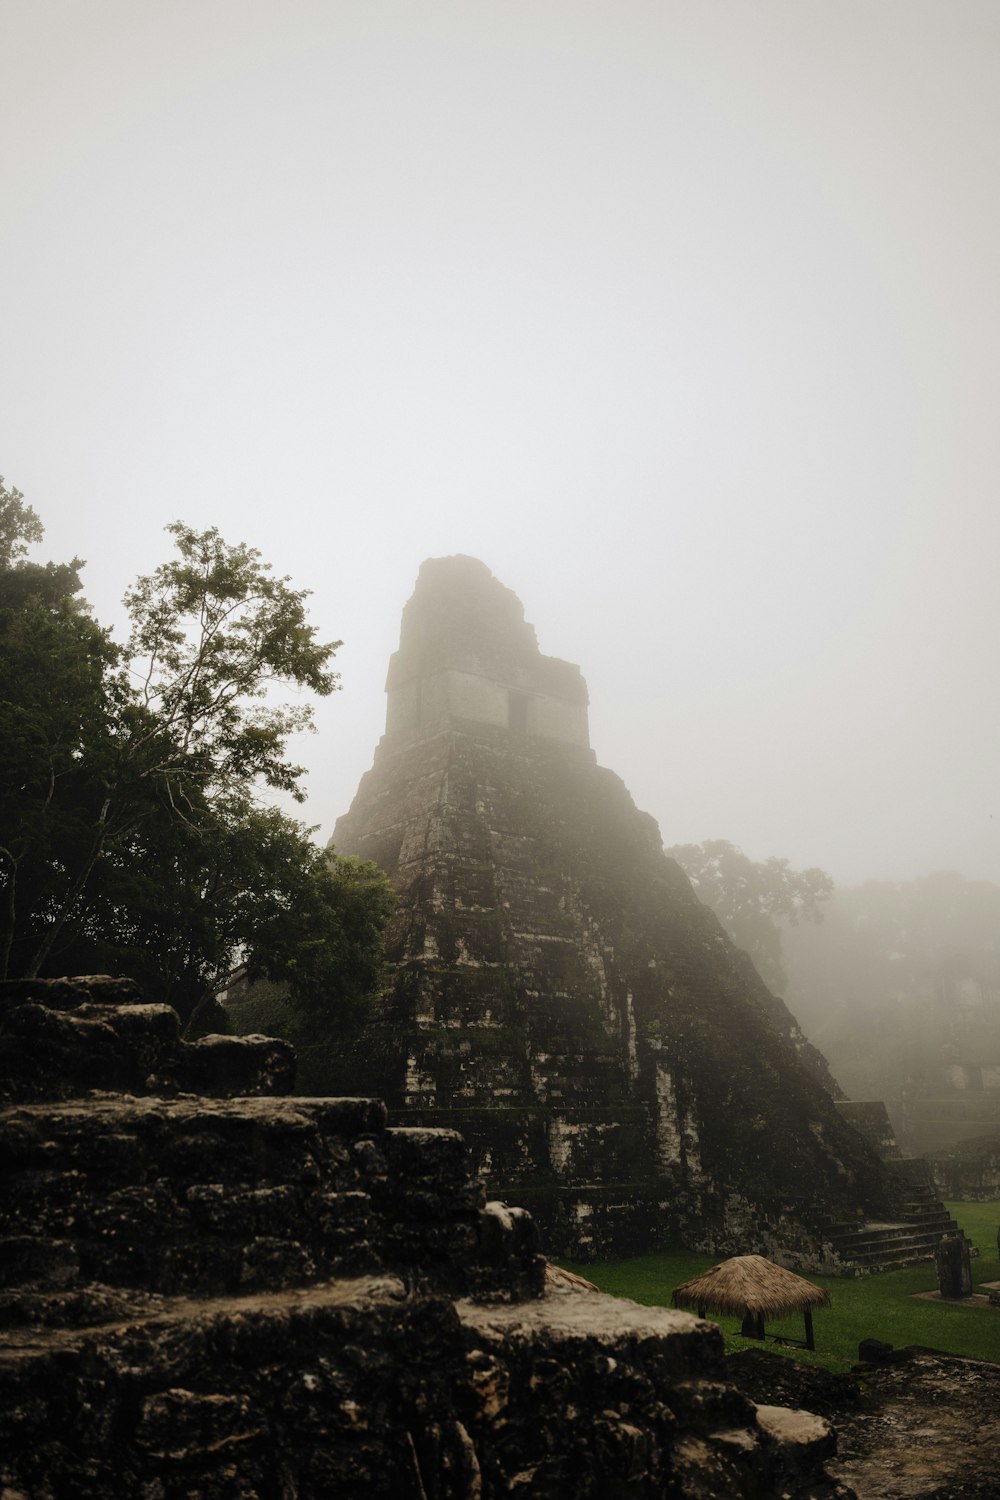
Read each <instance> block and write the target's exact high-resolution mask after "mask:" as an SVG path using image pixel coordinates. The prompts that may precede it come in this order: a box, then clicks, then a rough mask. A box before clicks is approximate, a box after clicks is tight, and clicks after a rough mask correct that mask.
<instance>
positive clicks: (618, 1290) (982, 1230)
mask: <svg viewBox="0 0 1000 1500" xmlns="http://www.w3.org/2000/svg"><path fill="white" fill-rule="evenodd" d="M947 1207H948V1211H949V1212H950V1213H951V1215H952V1217H953V1218H955V1219H956V1220H957V1221H958V1223H959V1224H960V1225H961V1226H962V1228H963V1229H964V1230H965V1232H966V1234H967V1235H968V1236H969V1238H970V1239H971V1240H972V1241H973V1243H974V1244H975V1245H976V1247H977V1248H978V1250H979V1255H978V1257H977V1258H976V1259H974V1260H973V1262H972V1280H973V1287H974V1288H975V1287H976V1286H978V1284H979V1283H980V1282H983V1281H1000V1264H998V1261H997V1225H998V1223H1000V1201H997V1202H993V1203H949V1204H948V1205H947ZM717 1259H718V1257H712V1256H705V1255H692V1254H691V1253H690V1252H689V1251H686V1250H679V1251H677V1252H676V1253H675V1254H671V1253H664V1254H661V1255H643V1256H640V1257H638V1258H637V1259H635V1260H617V1261H603V1262H601V1263H600V1264H597V1265H590V1266H585V1265H577V1264H570V1263H569V1262H564V1264H567V1265H569V1266H570V1269H571V1270H574V1271H578V1272H579V1273H580V1275H581V1276H586V1277H587V1278H588V1280H590V1281H593V1282H595V1283H596V1284H597V1285H598V1286H599V1287H600V1288H601V1291H602V1292H610V1293H611V1294H612V1295H613V1296H615V1297H630V1298H631V1299H632V1301H633V1302H642V1303H645V1304H646V1305H647V1306H652V1307H669V1306H670V1293H671V1292H672V1291H673V1289H674V1287H675V1286H679V1285H680V1283H681V1282H682V1281H687V1280H688V1279H689V1277H691V1276H695V1275H697V1273H698V1272H699V1271H704V1270H707V1269H708V1267H709V1266H711V1265H714V1264H715V1262H716V1260H717ZM808 1280H810V1281H813V1282H815V1283H816V1285H817V1286H824V1287H826V1289H827V1291H828V1292H829V1293H830V1303H831V1305H830V1307H819V1308H817V1309H816V1310H815V1312H814V1313H813V1325H814V1329H815V1334H816V1351H815V1353H813V1354H810V1353H809V1352H808V1351H807V1350H805V1349H798V1348H796V1347H795V1346H794V1345H793V1346H790V1347H789V1346H782V1345H779V1344H774V1343H772V1342H771V1340H770V1339H768V1340H767V1345H766V1347H767V1348H768V1349H774V1350H776V1351H777V1352H778V1353H786V1354H791V1355H793V1356H794V1357H795V1358H796V1359H803V1360H808V1361H809V1362H810V1363H812V1364H818V1365H822V1366H824V1367H825V1368H826V1369H828V1370H839V1371H845V1370H849V1369H850V1367H851V1366H852V1365H853V1364H855V1363H856V1362H857V1357H858V1344H859V1343H860V1341H861V1340H862V1339H865V1338H876V1339H883V1340H884V1341H885V1342H886V1343H887V1344H895V1345H896V1346H897V1348H898V1347H900V1346H902V1345H905V1344H926V1345H928V1346H929V1347H930V1348H932V1349H944V1350H946V1351H947V1352H948V1353H949V1354H966V1355H970V1356H972V1357H973V1358H975V1359H988V1360H993V1361H994V1362H995V1363H997V1364H1000V1309H993V1308H972V1307H955V1306H950V1305H948V1304H946V1303H933V1302H924V1301H922V1300H920V1299H919V1298H918V1297H916V1296H915V1295H914V1294H915V1293H917V1292H932V1291H936V1290H937V1276H936V1275H935V1271H934V1266H933V1263H928V1264H927V1265H922V1266H914V1267H910V1268H908V1269H906V1270H902V1271H883V1272H881V1273H879V1274H878V1275H875V1276H863V1277H859V1278H858V1279H857V1280H845V1279H843V1278H842V1277H837V1276H810V1277H808ZM712 1320H713V1322H716V1323H718V1324H719V1327H720V1328H721V1329H722V1331H723V1333H724V1334H725V1339H726V1351H727V1353H733V1352H735V1350H737V1349H749V1348H758V1349H759V1348H760V1345H759V1344H758V1343H756V1342H755V1341H754V1340H753V1339H744V1338H741V1337H740V1335H739V1331H738V1330H739V1326H740V1320H739V1319H738V1318H722V1317H719V1318H717V1317H715V1316H714V1314H713V1315H712ZM767 1332H768V1333H776V1334H788V1335H791V1336H792V1337H793V1338H802V1337H803V1330H802V1319H801V1317H795V1318H789V1319H787V1320H785V1321H783V1322H775V1323H769V1324H768V1325H767Z"/></svg>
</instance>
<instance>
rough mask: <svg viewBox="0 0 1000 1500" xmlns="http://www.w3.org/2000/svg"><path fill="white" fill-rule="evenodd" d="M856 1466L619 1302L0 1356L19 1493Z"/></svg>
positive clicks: (402, 1316) (676, 1483)
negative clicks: (759, 1404)
mask: <svg viewBox="0 0 1000 1500" xmlns="http://www.w3.org/2000/svg"><path fill="white" fill-rule="evenodd" d="M832 1451H833V1439H832V1436H831V1434H830V1431H829V1428H828V1427H827V1426H826V1424H825V1423H824V1422H823V1421H822V1420H821V1419H819V1418H815V1417H809V1418H803V1414H795V1413H790V1412H786V1411H782V1410H780V1409H777V1408H760V1409H758V1408H756V1407H755V1406H754V1404H753V1403H752V1402H751V1401H749V1400H747V1399H746V1398H745V1397H743V1396H742V1395H741V1394H740V1393H739V1392H737V1391H736V1390H734V1389H733V1388H732V1387H731V1386H727V1385H726V1384H725V1383H724V1380H723V1361H722V1340H721V1335H720V1334H719V1331H718V1329H717V1328H715V1327H714V1326H713V1325H711V1324H708V1323H704V1322H702V1321H700V1320H699V1319H697V1318H694V1317H692V1316H691V1315H690V1314H688V1313H680V1312H675V1311H672V1310H668V1309H658V1308H646V1307H638V1306H636V1305H635V1304H633V1303H628V1302H624V1301H622V1300H620V1299H617V1298H611V1297H605V1296H602V1295H600V1294H582V1295H581V1294H578V1293H570V1294H561V1295H560V1294H552V1295H549V1296H546V1297H544V1298H542V1299H539V1300H535V1301H531V1302H527V1303H521V1304H518V1305H516V1306H507V1307H504V1306H489V1305H479V1304H476V1303H473V1302H470V1301H462V1302H459V1303H457V1304H456V1303H454V1302H453V1301H451V1300H450V1299H448V1298H446V1297H442V1296H440V1295H436V1294H433V1295H421V1294H419V1293H412V1292H407V1290H406V1288H405V1286H404V1284H403V1282H402V1281H401V1280H399V1279H398V1278H395V1277H390V1276H382V1277H362V1278H354V1279H349V1280H339V1281H332V1282H329V1283H326V1284H322V1285H317V1286H314V1287H310V1288H307V1289H299V1290H286V1291H282V1292H272V1293H266V1294H265V1293H260V1294H256V1295H254V1296H249V1297H241V1298H226V1299H215V1300H194V1299H185V1298H176V1299H161V1300H160V1301H159V1302H158V1303H157V1304H156V1305H155V1306H151V1307H149V1308H148V1309H147V1310H146V1312H145V1314H142V1313H140V1312H139V1310H138V1309H134V1310H133V1316H132V1317H131V1318H129V1319H127V1320H125V1321H124V1322H122V1321H116V1322H111V1323H106V1324H104V1325H98V1326H90V1327H87V1328H84V1329H79V1330H76V1331H71V1330H65V1329H63V1330H59V1331H55V1330H50V1329H37V1328H36V1329H32V1330H21V1331H19V1332H17V1333H14V1334H12V1335H11V1336H10V1337H9V1338H8V1339H7V1340H6V1341H5V1348H4V1349H3V1351H2V1352H0V1486H2V1485H3V1484H4V1483H6V1484H8V1485H9V1486H10V1487H11V1488H12V1489H13V1488H17V1489H19V1490H20V1491H21V1492H22V1493H25V1492H26V1493H38V1494H41V1493H42V1492H43V1491H44V1493H45V1494H47V1495H48V1494H51V1495H53V1496H55V1497H63V1496H66V1497H68V1496H70V1495H72V1496H74V1497H78V1496H79V1497H88V1500H112V1497H115V1500H118V1497H120V1496H121V1495H123V1494H131V1495H136V1496H140V1495H141V1496H144V1497H146V1496H148V1497H153V1496H156V1497H157V1500H190V1497H192V1496H199V1497H223V1496H224V1497H226V1500H252V1497H254V1496H260V1495H293V1496H296V1497H299V1500H319V1497H320V1496H330V1495H334V1494H335V1495H336V1496H337V1497H338V1500H361V1497H364V1500H378V1497H386V1500H390V1497H391V1500H426V1497H430V1496H433V1497H435V1500H469V1497H472V1496H482V1497H490V1496H500V1495H507V1494H511V1493H515V1494H524V1495H532V1496H537V1497H546V1496H569V1495H573V1496H575V1497H581V1500H584V1497H593V1500H603V1497H605V1496H607V1495H609V1494H613V1493H619V1492H622V1486H623V1485H627V1488H628V1493H629V1494H630V1495H635V1496H637V1497H642V1496H650V1497H652V1496H653V1495H663V1494H667V1493H670V1494H677V1495H692V1496H693V1495H698V1496H704V1497H706V1500H730V1497H734V1500H735V1497H747V1500H763V1497H773V1496H776V1495H788V1496H789V1497H802V1500H805V1497H807V1496H810V1497H814V1500H819V1497H823V1496H827V1495H829V1496H831V1497H833V1496H834V1495H835V1493H837V1492H836V1491H835V1489H834V1487H833V1486H832V1485H830V1484H829V1482H828V1481H827V1480H826V1479H825V1477H824V1473H823V1469H822V1463H823V1460H824V1458H825V1457H826V1456H828V1455H829V1454H830V1453H832ZM4 1471H6V1472H4ZM840 1493H843V1492H840Z"/></svg>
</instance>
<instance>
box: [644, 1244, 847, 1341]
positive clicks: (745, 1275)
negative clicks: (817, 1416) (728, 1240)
mask: <svg viewBox="0 0 1000 1500" xmlns="http://www.w3.org/2000/svg"><path fill="white" fill-rule="evenodd" d="M672 1300H673V1304H674V1306H675V1307H694V1308H697V1310H698V1316H699V1317H702V1318H703V1317H704V1316H705V1314H706V1312H714V1313H722V1314H728V1315H729V1316H731V1317H736V1318H742V1319H743V1333H744V1334H745V1335H746V1336H747V1337H748V1338H760V1339H762V1338H763V1337H764V1322H765V1319H767V1318H784V1317H787V1316H788V1314H789V1313H793V1312H802V1313H804V1315H805V1323H806V1347H807V1348H809V1349H811V1348H813V1337H812V1309H813V1308H814V1307H829V1305H830V1294H829V1293H828V1292H826V1291H824V1289H823V1288H822V1287H821V1286H813V1284H812V1282H811V1281H805V1280H804V1279H803V1278H802V1277H801V1276H796V1275H795V1273H794V1271H786V1270H785V1268H784V1266H776V1265H775V1264H774V1262H773V1261H770V1260H766V1259H765V1258H764V1256H763V1255H734V1256H733V1257H732V1259H731V1260H724V1261H722V1262H721V1264H720V1265H717V1266H712V1268H711V1270H708V1271H703V1272H702V1274H701V1275H700V1276H693V1277H692V1278H691V1280H690V1281H685V1282H684V1283H683V1285H682V1286H678V1287H675V1288H674V1293H673V1299H672Z"/></svg>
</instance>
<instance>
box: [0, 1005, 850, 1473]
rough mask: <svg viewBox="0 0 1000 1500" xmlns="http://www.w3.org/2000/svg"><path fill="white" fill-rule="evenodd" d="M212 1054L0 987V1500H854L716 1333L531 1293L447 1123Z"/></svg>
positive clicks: (532, 1242) (165, 1031)
mask: <svg viewBox="0 0 1000 1500" xmlns="http://www.w3.org/2000/svg"><path fill="white" fill-rule="evenodd" d="M207 1043H208V1044H207V1045H206V1044H205V1043H195V1044H191V1046H190V1047H189V1046H188V1044H185V1043H183V1042H181V1041H180V1038H179V1036H178V1035H177V1031H176V1018H175V1019H174V1021H173V1022H171V1021H170V1020H169V1017H165V1016H164V1015H163V1008H162V1007H153V1006H143V1005H142V1004H141V1003H139V1002H138V998H137V997H136V996H135V995H134V994H132V993H130V992H128V991H123V990H122V989H121V987H120V986H119V987H118V988H117V989H115V988H114V982H111V981H108V982H105V981H101V980H94V979H89V980H86V981H82V982H79V983H77V984H75V985H74V983H73V982H61V987H60V984H59V983H55V984H51V988H50V989H49V990H47V989H46V986H45V982H41V981H39V982H35V983H34V984H33V985H32V986H28V987H27V989H26V988H25V987H24V986H21V987H20V988H18V987H12V986H8V987H7V988H6V991H5V990H4V989H3V987H0V1072H2V1074H3V1093H4V1097H6V1099H7V1101H8V1102H7V1103H6V1104H5V1105H4V1106H3V1107H0V1325H2V1326H3V1327H4V1334H3V1340H2V1347H0V1493H3V1494H4V1495H10V1496H12V1497H14V1496H18V1497H21V1496H30V1497H38V1500H42V1497H44V1500H120V1497H121V1496H122V1495H129V1496H132V1495H134V1496H136V1497H141V1500H260V1497H263V1496H273V1497H278V1496H280V1497H282V1500H320V1497H321V1496H328V1495H333V1494H336V1495H337V1496H338V1500H362V1497H364V1500H379V1497H385V1500H390V1497H391V1500H493V1497H497V1500H499V1497H500V1496H507V1495H509V1494H510V1493H511V1492H518V1493H524V1494H530V1495H532V1496H533V1497H538V1500H548V1497H551V1500H557V1497H562V1496H573V1497H581V1500H598V1497H604V1496H607V1495H609V1494H613V1493H623V1492H624V1488H623V1487H627V1488H628V1493H629V1495H630V1496H633V1495H634V1496H636V1497H637V1500H643V1497H646V1496H648V1497H650V1500H652V1497H653V1496H654V1495H663V1494H668V1493H669V1494H670V1495H671V1496H674V1497H677V1500H684V1497H687V1496H691V1497H695V1496H698V1497H701V1500H723V1497H725V1500H730V1497H732V1500H740V1497H742V1500H765V1497H773V1496H775V1495H779V1494H780V1495H783V1496H788V1497H789V1500H806V1497H813V1500H849V1497H850V1492H849V1491H848V1490H846V1489H845V1488H844V1487H843V1486H840V1485H838V1484H837V1483H835V1482H834V1481H831V1480H830V1478H829V1476H828V1475H827V1473H826V1470H825V1467H824V1464H825V1459H826V1458H827V1457H828V1456H830V1454H831V1453H832V1452H833V1446H834V1440H833V1436H832V1433H831V1432H830V1429H829V1427H828V1426H827V1425H826V1424H825V1423H824V1422H823V1421H822V1420H821V1419H819V1418H815V1417H810V1418H807V1419H806V1420H802V1415H803V1414H801V1413H790V1412H787V1411H785V1410H784V1409H783V1408H767V1407H760V1408H758V1407H757V1406H755V1405H754V1403H753V1402H752V1401H750V1400H749V1399H747V1398H746V1397H745V1396H743V1395H742V1394H741V1393H740V1392H738V1391H736V1390H735V1389H734V1388H733V1387H732V1386H730V1385H729V1384H728V1383H727V1382H726V1377H725V1365H724V1360H723V1346H722V1339H721V1335H720V1333H719V1331H718V1329H717V1328H716V1327H714V1325H711V1324H708V1323H705V1322H702V1321H700V1320H698V1319H696V1318H694V1317H692V1316H691V1315H689V1314H687V1313H681V1312H676V1311H673V1310H668V1309H665V1308H640V1307H637V1306H635V1305H634V1304H632V1303H628V1302H624V1301H620V1300H618V1299H615V1298H609V1297H604V1296H601V1295H600V1294H595V1293H582V1294H581V1293H579V1292H570V1291H561V1292H559V1291H555V1290H553V1291H550V1292H549V1293H548V1294H546V1295H543V1294H542V1292H543V1284H544V1262H543V1260H542V1257H541V1256H540V1255H539V1253H538V1250H537V1243H536V1238H537V1237H536V1231H535V1228H534V1225H533V1223H532V1221H531V1218H530V1216H529V1215H528V1214H526V1213H524V1212H523V1211H522V1210H520V1209H515V1208H507V1207H506V1206H504V1205H502V1204H486V1203H484V1202H483V1191H482V1187H481V1185H480V1183H479V1182H478V1180H477V1179H476V1178H475V1177H474V1176H473V1175H472V1174H471V1172H470V1169H469V1162H468V1160H467V1157H466V1151H465V1145H464V1142H463V1141H462V1139H461V1137H460V1136H458V1135H457V1134H456V1133H455V1132H454V1131H450V1130H442V1129H406V1128H401V1129H391V1128H389V1127H388V1126H387V1125H386V1120H385V1112H384V1109H383V1106H382V1105H381V1103H379V1102H377V1101H373V1100H369V1099H305V1098H295V1097H288V1096H286V1095H284V1094H282V1092H281V1090H283V1089H286V1088H288V1087H289V1086H290V1083H291V1078H290V1066H289V1065H290V1059H289V1057H288V1056H287V1049H284V1050H283V1049H282V1048H281V1045H280V1044H274V1043H269V1042H267V1041H266V1039H261V1038H258V1039H253V1040H251V1042H250V1044H249V1045H243V1044H242V1043H240V1042H232V1043H231V1039H227V1038H215V1039H207ZM275 1047H277V1051H275ZM195 1078H197V1079H199V1080H200V1086H201V1088H202V1090H204V1091H206V1092H203V1093H202V1094H201V1095H198V1094H196V1093H194V1092H193V1091H192V1090H191V1087H190V1085H191V1083H192V1081H193V1080H194V1079H195ZM123 1080H126V1081H127V1088H125V1087H123V1084H122V1081H123ZM237 1084H239V1085H241V1086H242V1087H243V1089H244V1090H245V1092H243V1093H240V1094H236V1093H234V1092H233V1090H234V1088H235V1087H236V1085H237Z"/></svg>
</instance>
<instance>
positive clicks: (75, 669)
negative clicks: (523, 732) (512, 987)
mask: <svg viewBox="0 0 1000 1500" xmlns="http://www.w3.org/2000/svg"><path fill="white" fill-rule="evenodd" d="M0 490H2V483H0ZM168 530H169V531H170V533H171V535H172V536H173V539H174V542H175V545H176V548H177V553H178V555H177V556H176V557H175V558H173V559H172V560H171V561H170V562H168V563H165V564H163V565H162V566H161V567H160V568H158V569H157V570H156V571H155V572H154V573H152V574H150V575H149V576H148V577H144V578H140V579H139V580H138V582H137V583H136V584H135V586H134V587H133V588H132V589H130V590H129V592H128V594H127V595H126V607H127V609H128V612H129V617H130V623H131V630H130V635H129V639H128V642H127V644H126V645H125V646H123V647H119V646H116V645H115V644H114V643H113V642H112V640H111V638H110V636H109V635H108V633H107V632H106V631H104V630H102V629H101V627H100V626H99V625H98V624H97V623H96V621H94V619H93V618H92V616H91V615H90V613H89V610H88V609H87V607H86V605H85V604H83V603H82V602H81V601H80V600H79V599H78V598H77V594H78V591H79V588H80V581H79V569H80V567H82V564H81V563H80V562H79V561H78V560H74V562H73V563H72V564H70V565H64V566H62V567H59V566H56V565H53V564H48V565H47V566H41V565H38V564H33V563H29V562H27V561H25V560H24V553H25V551H26V549H27V546H28V544H29V543H32V542H36V541H37V540H38V538H39V536H40V523H39V522H38V519H37V517H36V516H35V514H34V512H33V511H32V510H31V509H30V507H27V506H25V505H24V502H23V497H22V496H20V495H19V494H18V492H17V491H7V490H2V498H0V539H2V541H3V546H4V550H3V551H2V552H0V649H2V657H3V669H2V674H0V772H2V774H3V789H2V791H0V895H2V899H3V928H2V958H3V973H4V975H7V974H15V975H17V974H25V975H32V974H38V973H45V972H53V970H56V971H58V972H62V973H65V972H67V970H68V969H73V970H75V971H76V972H84V971H87V970H92V969H93V968H95V967H101V968H113V969H115V970H116V971H117V972H121V973H128V974H133V975H134V976H135V977H136V978H138V979H139V980H140V981H141V982H142V983H143V985H144V987H145V989H146V992H147V993H148V994H149V995H150V997H151V998H158V999H164V1000H168V1001H169V1002H170V1003H172V1004H175V1005H176V1006H177V1008H178V1009H179V1010H180V1011H181V1013H182V1014H183V1015H185V1016H186V1017H190V1016H191V1015H192V1014H193V1012H194V1011H195V1010H196V1008H197V1007H198V1006H199V1004H201V1003H202V1002H203V1001H204V1000H205V997H206V996H209V995H211V994H212V993H213V991H214V989H216V988H218V987H219V986H220V985H222V984H223V983H224V982H225V980H226V978H227V976H228V975H229V974H231V973H232V971H233V969H234V968H235V967H236V966H237V965H246V966H248V967H249V968H250V969H251V970H252V971H253V972H256V973H261V974H268V975H270V976H272V977H275V978H279V979H282V980H283V981H285V982H287V983H288V984H289V986H290V993H291V994H292V995H293V996H295V997H296V998H297V999H298V1000H299V1001H301V1003H303V1004H306V1005H310V1004H312V1005H317V1004H319V997H320V995H323V996H325V997H326V999H327V1000H328V1001H329V1002H330V1004H331V1005H332V1006H333V1007H335V1008H336V1007H340V1010H341V1012H342V1014H343V1016H344V1017H347V1016H348V1013H353V1012H354V1011H356V1010H357V1008H358V1006H359V1005H360V1004H361V999H362V997H363V995H364V993H366V992H367V990H368V989H369V988H373V987H375V986H376V985H377V975H378V968H379V964H380V962H381V929H382V926H383V925H384V922H385V920H386V916H387V913H388V910H389V906H390V904H391V894H390V892H389V888H388V885H387V882H386V881H385V878H384V877H383V876H381V875H380V874H379V872H377V871H375V870H374V868H373V867H362V866H357V865H356V864H355V863H354V862H350V863H345V862H343V861H338V860H336V859H332V858H331V857H329V856H327V855H326V854H325V853H324V852H323V851H321V850H319V849H318V848H317V847H316V845H315V844H314V843H313V842H312V839H311V837H310V832H311V831H310V830H308V829H306V828H305V827H303V826H302V825H301V824H300V823H298V822H296V821H295V820H293V819H291V818H289V817H287V816H286V815H284V814H283V813H281V812H279V811H278V810H277V809H275V808H273V807H268V806H264V805H261V801H260V793H261V792H262V790H264V789H266V788H274V789H280V790H282V791H285V792H288V793H290V794H291V795H292V796H293V797H294V798H296V799H297V800H299V801H302V800H303V793H302V791H301V789H300V786H299V780H300V777H301V774H302V772H301V768H300V767H299V766H297V765H295V764H294V763H293V762H292V760H291V759H290V757H289V755H288V740H289V737H290V736H291V734H292V733H293V732H294V731H297V730H300V729H302V728H306V727H308V726H309V725H310V724H311V709H310V708H309V706H308V705H303V704H293V705H288V704H282V703H277V704H276V703H275V702H274V701H273V700H272V698H271V696H270V695H271V693H272V691H273V690H274V688H275V687H282V686H284V687H289V686H292V687H296V688H300V689H301V688H307V689H311V690H312V691H314V692H316V693H319V694H326V693H329V692H331V691H333V690H334V688H335V686H336V674H335V673H334V672H333V671H332V670H331V669H330V661H331V658H332V657H333V655H334V653H335V651H336V649H337V646H338V645H339V642H334V643H329V644H325V645H324V644H321V643H320V642H318V641H317V639H316V635H315V631H314V628H313V627H312V626H311V625H310V624H309V623H308V620H307V618H306V612H305V600H306V598H307V595H306V593H305V592H304V591H297V590H294V589H292V588H291V587H290V584H289V580H288V579H287V578H275V577H273V576H272V575H271V571H270V568H269V567H268V565H267V564H266V563H264V562H263V561H262V560H261V557H260V554H259V553H258V552H257V551H255V550H254V549H252V548H248V547H245V546H236V547H231V546H228V545H227V544H226V543H225V542H224V541H223V539H222V538H221V537H220V535H219V533H218V531H217V530H215V529H214V528H213V529H211V530H208V531H204V532H195V531H193V530H192V529H191V528H189V527H186V526H184V525H182V524H181V523H176V524H175V525H173V526H171V527H169V528H168Z"/></svg>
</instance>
